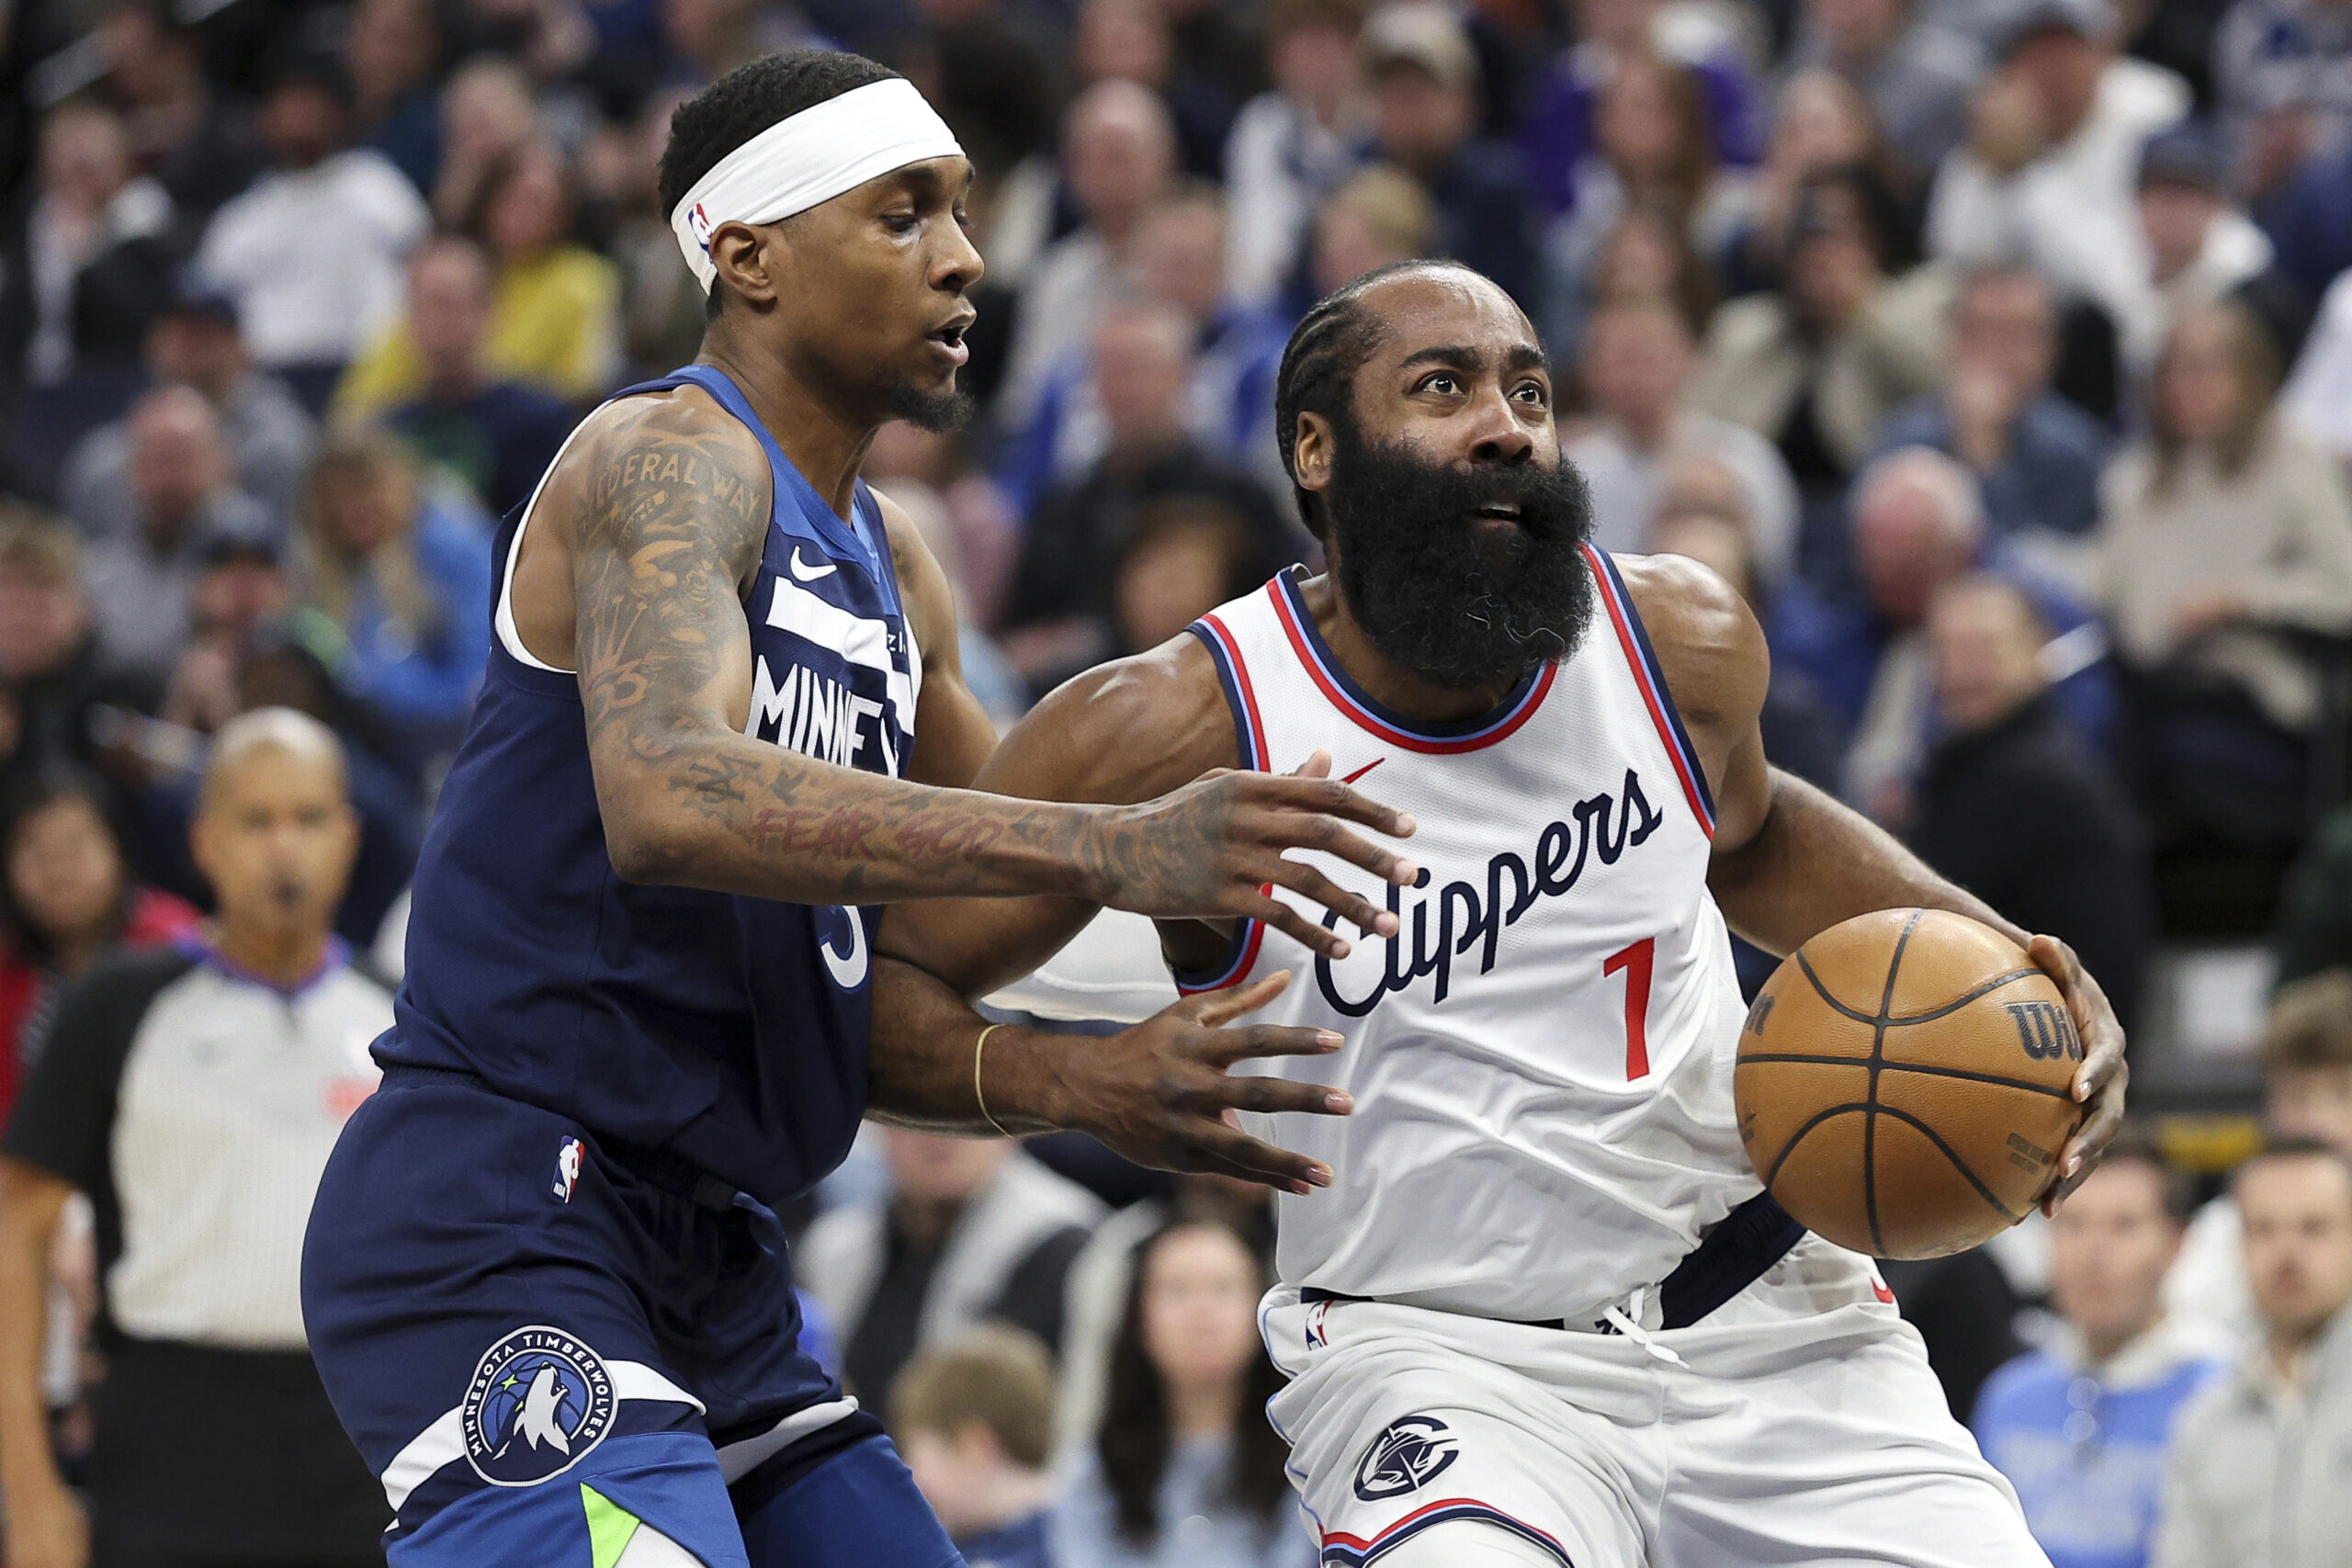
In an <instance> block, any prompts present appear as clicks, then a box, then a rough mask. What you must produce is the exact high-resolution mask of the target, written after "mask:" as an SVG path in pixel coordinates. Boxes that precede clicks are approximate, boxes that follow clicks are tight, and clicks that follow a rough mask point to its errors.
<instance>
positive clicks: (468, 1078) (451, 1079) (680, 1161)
mask: <svg viewBox="0 0 2352 1568" xmlns="http://www.w3.org/2000/svg"><path fill="white" fill-rule="evenodd" d="M427 1084H449V1085H456V1086H459V1087H462V1088H466V1089H475V1090H477V1091H479V1092H481V1093H482V1094H487V1095H491V1096H492V1097H493V1098H496V1099H499V1100H512V1101H514V1103H515V1104H517V1105H529V1104H531V1102H530V1101H529V1100H520V1099H517V1098H516V1097H515V1096H514V1095H511V1094H508V1093H507V1092H506V1091H505V1090H503V1089H500V1088H499V1087H498V1086H497V1085H496V1084H493V1083H492V1082H491V1081H490V1080H489V1079H488V1078H486V1077H482V1076H481V1074H480V1073H476V1072H469V1071H468V1070H467V1069H465V1068H463V1067H439V1066H424V1065H423V1064H422V1063H417V1062H394V1063H390V1064H388V1065H387V1066H385V1068H384V1087H385V1088H386V1089H401V1088H418V1087H422V1086H424V1085H427ZM534 1109H537V1110H543V1111H547V1112H548V1115H550V1116H562V1115H563V1114H564V1113H563V1112H562V1111H553V1110H548V1108H547V1107H545V1106H536V1107H534ZM566 1120H570V1118H568V1117H567V1118H566ZM573 1124H574V1125H575V1126H578V1125H579V1123H578V1122H574V1123H573ZM580 1130H581V1132H582V1133H583V1134H586V1136H587V1138H588V1140H589V1142H590V1143H591V1144H593V1145H594V1148H595V1152H596V1155H597V1157H598V1158H599V1159H601V1160H604V1161H605V1162H606V1163H608V1164H612V1165H617V1166H619V1167H621V1168H623V1169H625V1170H627V1171H628V1172H629V1173H630V1174H631V1175H633V1176H635V1177H637V1178H638V1179H640V1180H642V1181H644V1182H645V1183H647V1184H648V1185H649V1186H652V1187H658V1188H660V1189H661V1190H662V1191H664V1192H667V1193H670V1194H672V1195H673V1196H674V1197H679V1198H684V1199H685V1200H687V1201H689V1202H692V1203H695V1204H697V1205H699V1206H701V1207H703V1208H706V1209H714V1210H717V1211H718V1212H720V1213H725V1212H726V1211H728V1210H729V1209H732V1208H734V1207H735V1200H736V1197H737V1195H738V1193H737V1189H736V1188H734V1187H733V1186H731V1185H729V1183H727V1182H725V1181H721V1180H720V1179H718V1177H715V1176H713V1175H711V1174H710V1173H709V1172H708V1171H707V1170H705V1169H703V1168H702V1167H700V1166H698V1165H696V1164H695V1163H694V1162H693V1161H692V1160H690V1159H687V1158H685V1157H684V1156H682V1155H676V1154H673V1153H672V1152H671V1151H669V1150H668V1149H659V1148H654V1147H651V1146H650V1145H645V1144H633V1143H630V1142H629V1141H628V1139H626V1138H616V1137H614V1136H613V1135H611V1134H607V1133H599V1132H597V1131H595V1130H594V1128H591V1127H586V1126H582V1127H581V1128H580Z"/></svg>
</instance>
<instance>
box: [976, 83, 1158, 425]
mask: <svg viewBox="0 0 2352 1568" xmlns="http://www.w3.org/2000/svg"><path fill="white" fill-rule="evenodd" d="M1062 168H1063V180H1064V183H1065V186H1066V187H1067V191H1068V194H1069V197H1070V198H1071V199H1072V200H1073V201H1075V202H1076V204H1077V206H1078V209H1079V210H1080V212H1081V213H1083V214H1084V215H1085V219H1086V221H1085V224H1084V226H1083V227H1081V228H1080V229H1079V230H1078V231H1076V232H1074V233H1071V234H1069V235H1066V236H1064V237H1063V238H1062V239H1060V240H1057V241H1056V242H1055V243H1054V244H1053V246H1052V247H1051V248H1050V249H1048V250H1047V251H1046V253H1045V254H1043V255H1041V256H1039V257H1038V258H1037V260H1036V262H1035V265H1033V266H1032V267H1031V268H1030V270H1029V274H1028V276H1027V277H1025V278H1024V279H1023V285H1022V290H1021V303H1020V306H1019V308H1018V309H1019V314H1018V315H1017V316H1016V317H1015V319H1014V321H1013V328H1012V348H1011V350H1010V358H1009V361H1008V363H1007V365H1006V367H1005V380H1004V385H1003V387H1002V389H1001V391H1000V393H999V402H1000V415H999V416H1000V418H1001V419H1003V420H1004V421H1005V422H1006V423H1010V424H1012V425H1014V426H1019V425H1022V424H1025V423H1027V422H1028V420H1029V418H1030V416H1031V414H1032V413H1033V412H1035V406H1036V402H1037V399H1038V398H1039V397H1040V396H1041V395H1042V394H1043V393H1044V390H1045V386H1046V378H1048V377H1049V376H1050V375H1051V374H1052V372H1053V369H1054V367H1055V366H1057V365H1058V364H1060V363H1062V362H1063V361H1064V360H1066V359H1067V358H1068V357H1069V355H1070V353H1071V352H1072V351H1073V350H1075V349H1078V348H1080V347H1081V346H1083V345H1084V344H1086V342H1087V341H1088V340H1089V338H1090V337H1091V336H1092V334H1093V332H1094V328H1095V324H1096V323H1097V322H1098V321H1101V320H1102V319H1103V315H1104V312H1105V311H1106V310H1108V309H1109V308H1110V306H1111V305H1112V304H1113V302H1114V300H1115V299H1116V298H1117V297H1118V295H1119V294H1120V292H1121V291H1122V290H1123V288H1125V277H1126V276H1127V274H1128V270H1129V269H1130V268H1131V267H1132V266H1133V265H1134V263H1135V261H1136V256H1135V254H1134V241H1135V237H1136V231H1137V230H1138V229H1139V228H1140V227H1141V226H1142V221H1143V217H1144V214H1145V213H1146V212H1148V211H1149V210H1150V209H1151V206H1152V204H1153V202H1155V201H1156V200H1157V199H1158V198H1159V195H1160V193H1161V191H1162V190H1164V189H1165V188H1166V186H1167V185H1168V182H1169V181H1170V179H1171V178H1172V177H1173V176H1174V175H1175V172H1176V131H1175V128H1174V126H1173V124H1172V123H1171V122H1170V119H1169V117H1168V107H1167V106H1166V105H1165V104H1163V103H1161V102H1160V101H1159V98H1158V97H1157V96H1154V95H1153V94H1152V93H1151V91H1150V90H1149V89H1148V88H1144V87H1138V86H1137V85H1135V84H1134V83H1133V82H1097V83H1096V84H1095V85H1093V86H1091V87H1089V88H1087V89H1086V91H1084V92H1082V93H1080V95H1079V96H1078V97H1077V98H1076V99H1075V100H1073V101H1072V102H1071V104H1070V107H1069V113H1068V115H1067V116H1066V117H1065V118H1064V120H1063V131H1062Z"/></svg>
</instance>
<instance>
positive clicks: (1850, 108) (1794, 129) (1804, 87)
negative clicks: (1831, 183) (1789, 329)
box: [1723, 66, 1904, 294]
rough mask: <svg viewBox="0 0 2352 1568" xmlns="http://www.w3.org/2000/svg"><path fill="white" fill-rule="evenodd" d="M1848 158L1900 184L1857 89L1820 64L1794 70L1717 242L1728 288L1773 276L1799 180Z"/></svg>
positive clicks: (1758, 284) (1773, 280)
mask: <svg viewBox="0 0 2352 1568" xmlns="http://www.w3.org/2000/svg"><path fill="white" fill-rule="evenodd" d="M1853 164H1862V165H1866V166H1868V167H1871V168H1873V169H1876V170H1878V171H1879V172H1880V174H1881V175H1883V176H1884V177H1885V178H1886V180H1887V185H1888V188H1889V189H1892V190H1894V191H1897V192H1900V191H1902V190H1903V189H1904V186H1903V184H1902V171H1901V170H1899V169H1898V168H1896V167H1895V165H1894V162H1893V155H1892V154H1891V153H1890V152H1888V151H1887V150H1886V147H1885V145H1884V143H1883V141H1882V139H1881V137H1880V134H1879V127H1878V122H1877V121H1876V120H1875V119H1873V118H1871V105H1870V100H1869V99H1868V98H1865V97H1864V96H1862V93H1861V89H1860V88H1859V87H1857V86H1855V85H1853V84H1852V83H1851V82H1849V81H1848V80H1847V79H1846V78H1845V77H1843V76H1840V75H1838V73H1836V72H1834V71H1831V70H1828V69H1826V68H1825V67H1821V66H1811V67H1807V68H1806V69H1804V70H1801V71H1798V72H1796V73H1794V74H1792V76H1790V77H1789V79H1788V80H1787V81H1786V82H1784V83H1782V84H1781V90H1780V92H1779V93H1778V94H1777V95H1776V96H1774V98H1773V101H1772V140H1771V141H1770V143H1769V144H1768V145H1767V146H1766V148H1765V150H1764V163H1763V166H1762V167H1761V168H1759V169H1758V170H1757V172H1756V178H1755V179H1754V181H1753V182H1752V183H1751V184H1750V185H1749V186H1748V188H1747V194H1746V200H1745V201H1744V203H1743V206H1744V208H1745V210H1744V211H1743V212H1742V213H1741V215H1740V218H1739V222H1738V226H1737V230H1736V232H1735V233H1734V234H1733V235H1732V236H1731V239H1730V241H1729V243H1726V244H1725V246H1724V255H1723V264H1724V274H1725V276H1726V278H1727V281H1728V287H1729V289H1730V292H1732V293H1733V294H1750V293H1754V292H1756V291H1757V290H1758V289H1764V288H1771V287H1773V286H1774V285H1775V284H1777V283H1778V282H1779V281H1780V277H1781V257H1782V256H1783V255H1785V254H1787V252H1788V247H1789V220H1791V219H1792V218H1793V217H1794V216H1795V215H1796V204H1797V194H1798V193H1799V192H1800V191H1801V190H1803V189H1804V182H1805V181H1806V180H1807V179H1809V178H1811V177H1812V176H1813V175H1818V174H1823V173H1826V172H1827V171H1829V170H1832V169H1841V168H1845V167H1848V166H1849V165H1853Z"/></svg>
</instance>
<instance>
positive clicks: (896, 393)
mask: <svg viewBox="0 0 2352 1568" xmlns="http://www.w3.org/2000/svg"><path fill="white" fill-rule="evenodd" d="M889 407H890V417H891V418H892V419H903V420H905V421H906V422H907V423H909V424H911V425H913V426H914V427H915V428H916V429H917V430H928V431H930V432H932V433H933V434H938V433H939V432H941V431H946V430H957V429H961V428H962V427H963V423H964V422H965V421H966V420H967V419H969V418H971V417H972V394H971V393H969V392H967V391H962V390H955V391H946V392H924V391H919V390H917V389H915V388H913V387H910V386H908V385H907V384H906V383H905V382H903V381H901V382H899V384H898V385H897V386H895V387H893V388H891V389H890V398H889Z"/></svg>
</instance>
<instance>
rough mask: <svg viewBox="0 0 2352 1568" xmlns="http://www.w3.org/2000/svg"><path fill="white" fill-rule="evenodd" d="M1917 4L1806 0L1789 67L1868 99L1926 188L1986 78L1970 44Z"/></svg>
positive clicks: (1906, 166)
mask: <svg viewBox="0 0 2352 1568" xmlns="http://www.w3.org/2000/svg"><path fill="white" fill-rule="evenodd" d="M1933 12H1934V8H1933V7H1931V6H1924V5H1921V4H1919V3H1917V0H1806V3H1805V6H1804V27H1803V28H1802V29H1801V30H1800V31H1799V33H1798V35H1797V39H1796V43H1795V46H1794V47H1793V48H1792V50H1791V51H1790V60H1791V62H1792V64H1795V65H1798V66H1821V67H1826V69H1828V70H1830V71H1833V72H1835V73H1838V76H1840V77H1842V78H1843V79H1844V80H1846V81H1848V82H1850V83H1852V84H1853V85H1854V86H1856V87H1857V88H1859V89H1860V90H1861V92H1863V93H1864V94H1865V95H1867V96H1868V97H1869V100H1870V107H1871V114H1872V116H1873V117H1874V118H1876V119H1877V121H1878V123H1879V125H1880V127H1881V128H1882V129H1883V130H1884V132H1885V135H1886V141H1887V144H1888V146H1889V148H1890V149H1891V150H1892V151H1893V152H1894V155H1895V156H1896V157H1897V158H1898V159H1900V160H1901V164H1902V173H1903V175H1904V177H1905V183H1906V184H1907V185H1909V186H1911V187H1912V188H1914V189H1917V188H1919V187H1920V186H1924V185H1925V184H1926V182H1927V178H1928V175H1931V174H1933V173H1934V172H1935V170H1936V168H1937V166H1938V165H1939V164H1941V163H1942V162H1943V160H1944V158H1945V157H1946V155H1948V154H1949V153H1950V152H1951V150H1952V149H1953V148H1955V147H1957V146H1959V145H1960V142H1961V139H1962V136H1964V135H1965V134H1966V132H1967V130H1968V95H1969V92H1970V89H1972V88H1973V87H1974V86H1975V85H1976V81H1977V78H1978V77H1979V76H1981V75H1982V74H1983V73H1984V70H1985V61H1984V57H1983V55H1982V54H1981V53H1980V52H1979V51H1978V49H1977V47H1976V44H1975V43H1974V41H1973V40H1972V39H1969V38H1967V37H1965V36H1964V35H1962V34H1961V33H1959V32H1956V31H1954V30H1952V29H1951V28H1948V27H1945V26H1942V25H1939V21H1938V19H1937V18H1936V17H1935V15H1934V14H1933Z"/></svg>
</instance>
